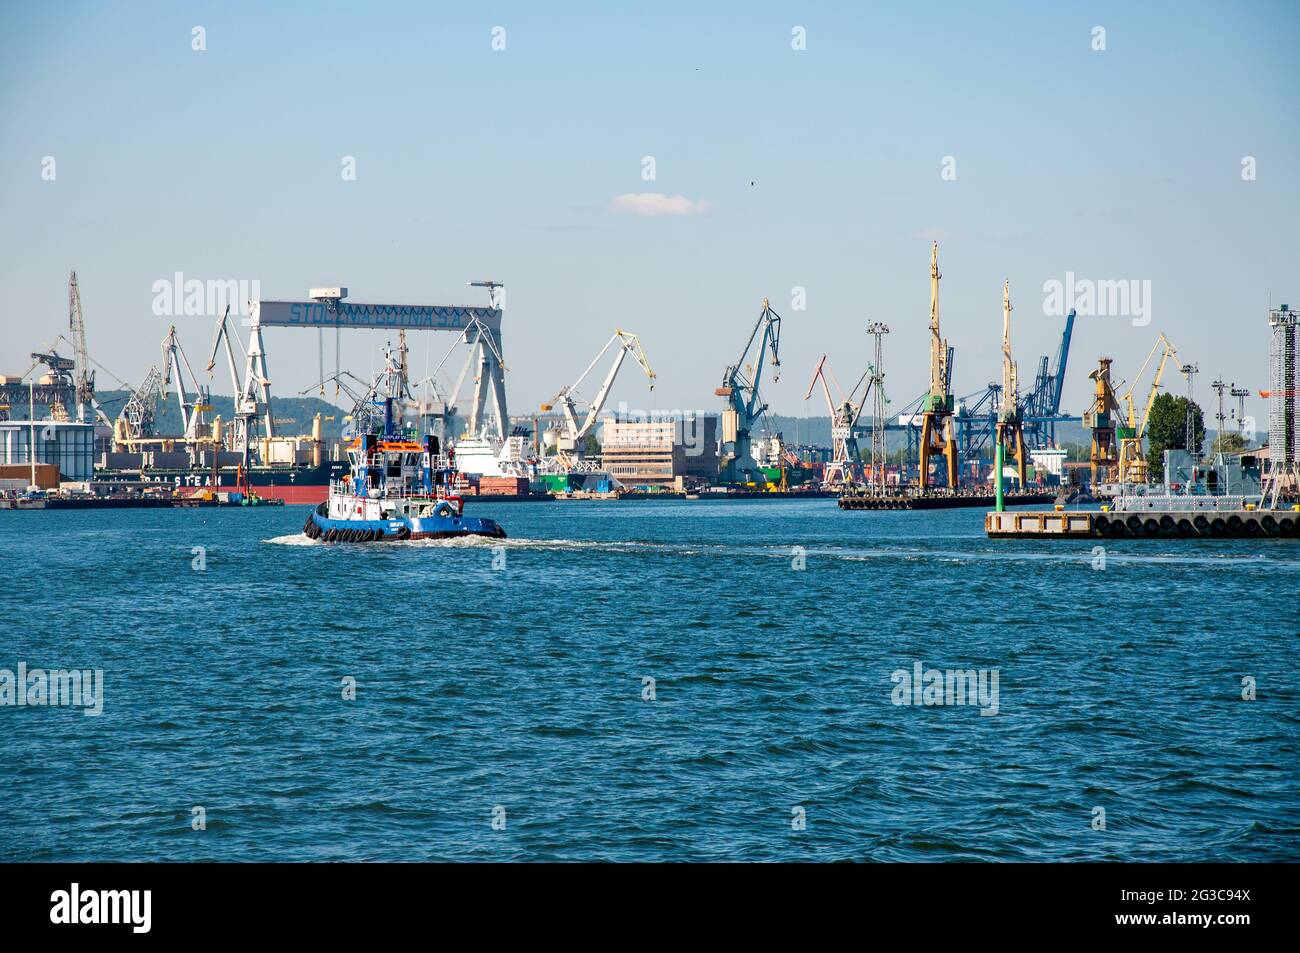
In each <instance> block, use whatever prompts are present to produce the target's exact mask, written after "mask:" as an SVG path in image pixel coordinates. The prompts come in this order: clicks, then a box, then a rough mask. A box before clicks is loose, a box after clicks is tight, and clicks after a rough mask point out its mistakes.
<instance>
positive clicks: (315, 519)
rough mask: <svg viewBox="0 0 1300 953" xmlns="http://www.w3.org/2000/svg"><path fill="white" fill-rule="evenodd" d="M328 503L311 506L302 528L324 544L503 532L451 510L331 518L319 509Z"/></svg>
mask: <svg viewBox="0 0 1300 953" xmlns="http://www.w3.org/2000/svg"><path fill="white" fill-rule="evenodd" d="M327 506H328V504H326V503H322V504H321V505H320V506H317V507H315V508H313V509H312V511H311V516H309V517H308V518H307V523H306V525H305V526H303V528H302V531H303V533H304V534H306V535H307V536H309V537H311V538H312V539H319V540H321V541H323V542H326V543H375V542H401V541H403V540H408V539H454V538H455V537H458V536H488V537H491V538H493V539H505V538H506V531H505V530H503V529H502V528H501V526H500V525H499V524H498V523H497V522H496V520H490V519H484V518H481V517H477V516H457V515H455V514H454V513H449V514H446V515H443V514H439V515H436V516H421V517H405V516H399V517H395V518H393V519H386V520H342V519H332V518H330V517H329V516H326V515H324V513H323V512H322V511H325V510H326V509H327Z"/></svg>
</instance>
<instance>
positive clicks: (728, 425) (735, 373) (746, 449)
mask: <svg viewBox="0 0 1300 953" xmlns="http://www.w3.org/2000/svg"><path fill="white" fill-rule="evenodd" d="M760 331H761V332H762V333H761V335H760V333H759V332H760ZM755 341H757V342H758V348H757V350H756V351H755V355H754V360H753V362H752V365H750V370H751V373H752V374H753V380H752V381H751V380H749V378H747V377H746V376H745V374H744V372H743V371H742V370H741V369H742V368H744V367H745V366H746V361H745V358H746V357H748V356H749V352H750V349H751V348H753V347H754V342H755ZM780 343H781V316H780V315H779V314H777V313H776V312H775V311H773V310H772V307H771V305H770V304H769V303H768V300H767V299H766V298H764V299H763V310H762V311H760V312H759V315H758V321H757V322H756V323H755V324H754V330H753V331H751V332H750V333H749V340H748V341H746V342H745V349H744V350H743V351H741V352H740V360H738V361H736V363H735V364H730V365H728V366H727V369H726V370H725V371H723V374H722V386H721V387H719V388H717V389H716V390H715V391H714V393H715V394H716V395H717V396H719V397H725V398H727V406H726V408H725V409H724V410H723V411H722V453H721V457H722V459H721V466H720V468H719V471H718V479H719V481H720V482H722V483H746V482H749V481H748V480H746V479H745V472H744V471H745V470H746V469H749V468H750V465H751V464H752V465H753V467H754V468H755V469H756V468H757V461H754V458H753V453H752V447H751V443H750V431H751V429H752V428H753V426H754V421H756V420H757V419H758V418H759V417H760V416H761V415H762V414H763V412H764V411H765V410H767V404H765V403H762V402H761V397H760V396H759V391H758V387H759V382H760V379H761V378H762V376H763V362H764V360H765V359H767V352H768V349H769V348H770V349H771V352H772V354H771V358H770V359H771V362H772V379H773V380H774V381H775V380H778V379H779V378H780V374H781V359H780V353H779V347H780Z"/></svg>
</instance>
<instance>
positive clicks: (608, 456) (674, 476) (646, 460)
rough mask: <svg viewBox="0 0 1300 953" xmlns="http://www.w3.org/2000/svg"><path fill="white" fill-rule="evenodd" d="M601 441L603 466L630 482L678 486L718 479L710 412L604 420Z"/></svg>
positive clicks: (715, 422) (715, 429)
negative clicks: (653, 418) (668, 416)
mask: <svg viewBox="0 0 1300 953" xmlns="http://www.w3.org/2000/svg"><path fill="white" fill-rule="evenodd" d="M600 444H601V463H602V465H603V466H604V468H605V470H606V471H608V473H609V475H610V476H612V477H614V478H615V479H616V480H619V481H620V482H622V483H624V484H626V485H628V486H658V487H664V488H668V489H680V488H681V487H683V486H687V485H691V484H701V483H712V482H714V481H715V480H717V478H718V418H717V417H714V416H704V415H695V414H691V415H686V416H683V417H671V418H666V419H661V420H607V421H606V422H605V425H604V428H603V429H602V431H601V441H600Z"/></svg>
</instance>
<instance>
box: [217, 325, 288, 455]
mask: <svg viewBox="0 0 1300 953" xmlns="http://www.w3.org/2000/svg"><path fill="white" fill-rule="evenodd" d="M222 344H225V346H226V347H225V350H226V366H227V368H228V369H229V371H230V393H231V395H232V396H233V398H234V404H235V412H234V418H235V439H234V446H235V447H238V448H241V449H242V448H244V447H246V446H248V438H249V432H250V431H251V430H252V421H254V420H256V419H257V417H258V414H259V413H261V412H262V410H263V409H264V405H259V404H258V401H257V388H256V387H249V386H247V382H245V381H243V380H241V379H240V376H239V365H238V362H237V361H236V360H235V345H236V344H238V345H239V350H240V353H241V354H242V355H243V356H244V360H245V362H246V363H247V364H248V365H249V368H250V370H252V371H253V372H254V373H256V367H255V365H254V364H253V362H251V361H249V359H248V352H247V351H246V350H245V349H244V342H243V341H241V340H240V339H239V335H238V334H237V333H236V332H235V331H234V330H233V329H232V328H231V326H230V305H226V311H225V313H224V314H223V315H222V316H221V320H220V321H218V322H217V329H216V332H215V333H214V334H213V336H212V353H210V354H209V355H208V366H207V371H208V376H209V377H211V376H212V372H213V369H214V368H215V367H216V366H217V354H218V353H219V352H220V350H221V345H222ZM258 383H265V384H266V385H267V387H268V388H269V387H270V384H271V382H270V381H261V382H258ZM272 426H274V421H272Z"/></svg>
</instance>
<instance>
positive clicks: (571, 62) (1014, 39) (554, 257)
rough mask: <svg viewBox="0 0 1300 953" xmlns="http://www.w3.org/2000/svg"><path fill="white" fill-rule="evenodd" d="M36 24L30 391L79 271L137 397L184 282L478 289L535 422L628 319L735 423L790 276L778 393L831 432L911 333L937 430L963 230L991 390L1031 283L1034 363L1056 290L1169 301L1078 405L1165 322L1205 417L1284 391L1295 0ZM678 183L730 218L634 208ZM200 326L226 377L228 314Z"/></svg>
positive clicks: (274, 6)
mask: <svg viewBox="0 0 1300 953" xmlns="http://www.w3.org/2000/svg"><path fill="white" fill-rule="evenodd" d="M0 9H2V10H3V13H2V14H0V219H2V220H3V223H4V227H3V231H2V233H0V280H2V281H3V290H4V295H3V304H0V335H2V336H3V341H4V347H3V349H0V351H2V352H3V353H2V356H0V365H3V366H0V371H3V372H6V373H17V372H20V371H21V370H22V369H23V368H25V367H26V365H27V354H28V352H29V351H31V350H35V349H37V348H39V347H40V346H42V345H44V344H45V343H47V342H48V341H49V340H50V339H51V338H52V337H53V336H54V335H55V334H56V333H58V332H60V331H62V330H63V328H64V324H65V321H66V302H65V295H66V291H65V283H66V279H67V272H68V270H69V269H71V268H75V269H76V270H77V272H78V274H79V276H80V278H81V283H82V288H83V297H84V302H85V309H86V315H87V321H88V329H89V338H90V347H91V352H92V355H93V356H95V357H97V358H98V359H99V360H100V361H101V362H102V363H103V364H105V365H106V366H108V367H109V368H111V369H112V370H114V371H115V372H116V373H117V374H119V375H122V376H124V377H127V378H129V379H131V380H132V381H139V380H140V379H141V377H142V376H143V374H144V372H145V370H146V369H147V367H148V366H149V364H151V363H155V362H156V361H157V360H158V342H159V340H160V339H161V338H162V337H163V335H164V334H165V333H166V331H167V326H168V324H169V323H170V320H169V319H168V318H165V317H157V316H155V315H154V314H153V313H152V312H151V303H152V300H153V293H152V291H151V286H152V284H153V282H154V281H155V280H157V279H160V278H168V277H170V276H171V275H172V274H173V273H174V272H176V271H181V272H184V273H185V275H186V276H187V277H197V278H218V279H228V278H233V279H241V278H242V279H251V278H257V279H259V280H260V281H261V287H262V292H263V296H264V297H267V298H298V297H300V296H302V295H304V294H305V293H306V290H307V289H308V288H309V287H310V286H313V285H319V284H344V285H347V286H348V287H349V288H350V289H351V297H352V298H353V299H354V300H358V301H394V302H407V303H458V302H470V303H476V302H478V301H479V300H480V297H481V295H480V294H479V293H478V292H477V291H475V290H474V289H468V288H466V287H465V286H464V283H465V282H466V281H467V280H469V279H475V278H494V279H497V280H501V281H504V282H505V283H506V286H507V290H508V301H507V303H508V309H507V313H506V321H507V324H506V359H507V364H508V365H509V367H510V371H511V374H510V377H509V381H508V387H509V395H510V401H511V410H512V411H513V412H515V413H527V412H530V411H532V410H533V409H535V408H536V406H537V404H538V402H539V401H541V400H543V399H545V398H547V397H549V396H550V395H551V394H552V393H553V392H554V391H555V390H556V389H557V388H558V387H559V385H561V384H562V383H564V382H566V381H568V380H571V379H572V378H573V377H575V376H576V375H577V374H578V372H579V371H581V369H582V368H583V367H585V366H586V364H587V362H588V361H589V360H590V358H591V356H592V355H593V354H594V353H595V351H596V349H597V348H598V347H599V346H600V345H601V344H603V343H604V341H605V340H606V339H607V338H608V336H609V334H610V333H611V331H612V329H613V327H614V326H616V325H617V326H620V327H624V328H629V329H632V330H634V331H637V332H639V333H640V334H641V336H642V339H643V342H644V344H645V348H646V350H647V352H648V354H649V357H650V359H651V362H652V363H653V364H654V365H655V369H656V370H657V371H658V373H659V381H660V383H659V388H658V391H657V394H656V399H655V401H654V404H655V406H659V407H666V408H703V409H706V410H714V409H717V408H718V407H719V406H720V399H719V398H716V397H714V396H713V388H714V387H715V386H717V383H718V379H719V377H720V375H721V372H722V368H723V366H724V365H725V364H727V363H729V362H731V361H734V360H735V359H736V357H737V356H738V354H739V350H740V347H741V346H742V344H743V343H744V340H745V337H746V336H747V335H748V332H749V329H750V326H751V325H752V322H753V320H754V318H755V316H756V314H757V311H758V308H759V305H760V301H761V299H762V297H763V296H765V295H767V296H770V297H771V299H772V301H773V304H774V307H775V308H776V309H777V310H778V311H779V312H780V313H781V314H782V315H783V317H784V319H785V324H784V329H783V341H782V345H783V347H782V358H783V373H782V377H781V380H780V382H779V383H778V384H775V385H773V386H771V387H769V388H768V389H767V397H768V399H769V401H770V403H771V404H772V407H773V409H774V410H776V411H778V412H782V413H794V414H803V413H823V412H824V407H823V405H822V404H821V403H820V402H818V403H816V404H814V403H812V402H809V403H807V404H805V403H804V401H803V393H804V389H805V388H806V386H807V383H808V378H809V375H810V374H811V371H812V368H813V365H814V364H815V362H816V360H817V358H818V357H819V356H820V355H821V354H822V353H826V352H828V353H830V355H831V364H832V366H833V367H834V369H835V371H836V374H837V376H838V377H839V378H840V379H841V380H842V381H844V382H845V383H846V384H847V383H848V382H849V381H851V380H852V379H855V378H856V377H857V375H858V374H859V373H860V372H861V369H862V366H863V364H864V362H865V361H866V359H867V355H868V346H869V339H868V338H867V336H866V334H865V332H864V328H865V326H866V324H867V323H868V322H869V321H871V320H884V321H886V322H888V323H889V324H890V325H891V327H892V329H893V334H892V335H891V336H890V337H889V338H888V339H887V342H886V369H887V373H888V384H889V390H890V393H891V396H893V397H895V398H896V403H895V409H898V408H899V405H900V404H901V402H902V401H903V400H905V399H908V398H911V397H913V396H915V395H916V394H918V393H920V391H921V390H922V389H923V388H924V387H925V382H926V379H927V365H926V361H927V351H926V348H927V345H926V330H925V328H926V318H927V309H928V264H929V261H928V258H929V239H930V237H931V236H937V237H939V239H940V255H941V266H942V269H943V271H944V276H945V277H944V282H943V319H944V330H945V333H946V334H947V336H948V337H949V339H950V340H951V342H952V343H953V344H954V345H956V347H957V363H956V375H955V376H956V386H955V390H956V391H957V392H958V393H966V392H969V391H973V390H976V389H977V388H980V387H982V386H983V385H984V384H985V383H987V382H988V381H991V380H996V379H998V378H999V376H1000V371H999V364H998V355H999V347H1000V326H1001V284H1002V280H1003V278H1009V279H1010V280H1011V284H1012V293H1013V299H1014V301H1015V304H1016V312H1015V315H1014V320H1015V326H1014V329H1013V330H1014V335H1013V344H1014V347H1015V350H1016V355H1017V358H1018V359H1019V361H1020V365H1021V374H1022V377H1032V373H1033V366H1034V364H1035V363H1036V359H1037V356H1038V355H1039V354H1042V353H1048V352H1051V351H1054V349H1055V346H1056V340H1057V337H1058V335H1059V333H1060V324H1061V322H1060V320H1059V319H1058V318H1056V317H1052V316H1048V315H1045V314H1044V313H1043V297H1044V296H1043V292H1042V286H1043V283H1044V282H1045V281H1047V280H1049V279H1052V278H1058V279H1064V277H1065V274H1066V272H1067V271H1073V272H1074V273H1075V274H1076V275H1078V276H1079V277H1081V278H1094V279H1121V278H1136V279H1149V280H1150V281H1151V282H1152V302H1151V304H1152V323H1151V325H1150V326H1149V327H1144V328H1136V327H1133V326H1132V325H1131V323H1130V322H1129V321H1128V320H1127V319H1123V318H1099V317H1098V318H1091V319H1087V320H1083V321H1081V323H1080V325H1079V327H1078V329H1077V331H1076V335H1075V344H1074V349H1073V354H1072V359H1071V369H1070V374H1069V380H1068V382H1067V393H1066V401H1065V403H1066V406H1067V408H1068V409H1070V410H1072V411H1074V412H1077V411H1078V410H1079V409H1081V407H1082V406H1083V404H1084V402H1085V400H1086V396H1087V392H1088V382H1087V379H1086V374H1087V372H1088V370H1089V369H1091V367H1093V366H1095V360H1096V357H1097V356H1098V355H1099V354H1103V353H1104V354H1108V355H1110V356H1112V357H1114V358H1115V360H1116V376H1117V377H1120V378H1123V377H1126V376H1130V375H1131V374H1132V373H1133V372H1135V371H1136V368H1137V363H1138V362H1139V361H1140V360H1141V359H1142V358H1143V357H1144V356H1145V354H1146V352H1147V350H1148V349H1149V347H1150V346H1151V344H1152V342H1153V341H1154V340H1155V335H1156V332H1157V331H1161V330H1163V331H1164V332H1165V333H1167V334H1168V335H1169V336H1170V337H1171V338H1172V339H1173V341H1174V342H1175V343H1176V344H1177V346H1178V348H1179V350H1180V353H1181V355H1182V356H1183V357H1184V358H1185V359H1188V360H1193V361H1197V362H1199V364H1200V366H1201V370H1202V372H1203V374H1202V376H1201V377H1200V378H1199V379H1198V382H1197V385H1198V397H1200V398H1201V399H1202V402H1203V403H1205V404H1207V405H1208V403H1209V400H1208V398H1209V387H1208V384H1209V382H1210V381H1211V380H1212V379H1213V378H1214V376H1215V375H1216V374H1222V375H1224V377H1225V378H1231V379H1233V380H1235V381H1236V382H1237V383H1238V384H1239V385H1240V384H1246V385H1247V386H1249V387H1251V388H1252V389H1257V388H1260V387H1267V386H1268V381H1267V365H1266V357H1267V349H1268V334H1267V326H1266V310H1267V306H1268V302H1269V296H1270V294H1271V295H1272V300H1273V301H1274V302H1275V303H1277V302H1281V301H1288V302H1294V303H1295V304H1296V305H1297V306H1300V268H1298V263H1300V254H1297V253H1298V252H1300V232H1297V227H1296V226H1297V221H1298V220H1300V119H1298V118H1297V117H1298V116H1300V107H1298V103H1300V77H1298V76H1297V71H1296V68H1295V55H1296V50H1297V48H1300V4H1297V3H1294V2H1277V3H1269V2H1242V3H1232V4H1228V3H1194V2H1193V3H1185V2H1177V3H1174V2H1169V3H1143V4H1132V3H1103V4H1088V3H1071V4H1064V3H1031V2H1025V3H988V4H983V3H981V4H967V3H934V4H910V3H908V4H904V3H902V2H898V3H891V4H873V5H871V6H870V7H867V6H866V5H864V4H859V3H843V4H822V3H803V4H800V3H785V4H772V3H763V4H754V3H745V4H740V3H736V4H726V5H724V4H717V5H713V4H700V3H668V2H656V3H653V4H645V5H642V6H641V8H640V9H636V10H634V9H633V5H632V4H622V3H573V4H552V3H546V4H542V3H518V4H503V3H496V4H473V3H462V4H450V5H448V4H426V3H409V4H388V3H360V2H356V3H299V4H288V3H268V2H260V3H242V2H221V3H211V4H206V3H143V2H141V3H126V2H123V3H116V4H112V3H58V4H31V3H18V2H4V3H3V5H2V6H0ZM195 25H201V26H202V27H204V29H205V31H206V45H207V49H206V51H205V52H195V51H193V50H192V49H191V29H192V27H194V26H195ZM498 25H500V26H503V27H505V29H506V49H505V50H504V51H501V52H498V51H493V50H492V48H491V39H492V37H491V31H492V28H493V27H494V26H498ZM796 25H798V26H803V27H805V28H806V31H807V49H806V51H802V52H797V51H794V50H792V49H791V29H792V27H794V26H796ZM1098 25H1100V26H1104V27H1105V29H1106V47H1107V48H1106V50H1105V51H1104V52H1095V51H1094V50H1093V49H1092V48H1091V47H1092V29H1093V27H1094V26H1098ZM47 155H49V156H54V157H55V159H56V162H57V179H56V180H55V181H54V182H47V181H42V178H41V161H42V157H44V156H47ZM345 155H350V156H355V157H356V161H357V176H356V180H355V181H344V180H343V178H342V176H341V175H340V169H341V164H340V163H341V158H342V157H343V156H345ZM645 155H651V156H654V157H655V160H656V165H657V170H656V171H657V180H656V181H653V182H646V181H643V180H642V178H641V169H642V166H641V157H642V156H645ZM1247 155H1250V156H1254V157H1255V158H1256V162H1257V170H1258V173H1257V175H1258V177H1257V180H1256V181H1253V182H1243V181H1242V177H1241V161H1242V157H1243V156H1247ZM944 156H953V157H955V159H956V163H957V165H956V168H957V179H956V181H944V180H943V179H942V178H941V176H940V170H941V162H942V159H943V157H944ZM751 181H752V182H753V183H754V185H753V186H751V185H750V183H751ZM641 192H659V193H664V194H665V195H668V196H674V195H682V196H685V197H686V198H687V199H688V200H690V201H692V202H698V203H705V204H706V205H707V208H705V209H704V210H703V211H699V212H697V213H695V214H689V215H665V216H659V217H645V216H639V215H635V214H620V213H618V212H616V211H612V210H611V209H610V203H611V202H612V201H613V200H614V198H615V197H616V196H618V195H621V194H624V193H641ZM794 286H802V287H805V288H806V289H807V310H805V311H795V310H792V308H791V304H790V296H791V288H793V287H794ZM471 292H474V293H471ZM176 323H177V324H178V326H179V329H180V333H181V335H182V337H183V340H184V342H185V344H186V347H187V349H188V351H189V353H190V356H191V359H192V360H193V361H194V362H195V363H196V364H199V365H201V364H202V362H203V360H204V358H205V357H206V352H207V348H208V346H209V343H210V340H211V330H212V328H211V323H210V322H209V321H207V320H206V319H205V320H200V319H196V318H183V317H182V318H178V319H176ZM267 340H268V348H269V351H270V372H271V377H272V379H273V381H274V386H275V390H276V392H278V393H280V394H281V395H290V394H296V393H297V391H299V390H300V389H301V388H303V387H306V386H308V385H309V384H310V383H312V381H313V380H315V377H316V374H317V346H316V340H315V337H314V335H313V334H310V333H305V332H292V331H271V332H268V334H267ZM382 340H383V335H382V334H379V333H371V334H369V335H366V334H363V333H360V332H354V333H353V334H351V335H347V336H345V341H344V343H345V348H346V351H347V353H346V354H345V364H346V365H348V366H351V367H352V368H353V369H355V370H357V371H358V372H361V373H363V374H364V373H366V372H368V371H369V369H370V367H371V366H372V365H373V363H374V361H375V353H376V351H377V346H378V345H379V344H381V343H382ZM443 347H444V342H443V340H442V339H437V340H435V341H433V342H431V343H430V344H429V350H431V351H432V352H434V353H437V354H441V351H442V349H443ZM424 348H425V345H424V344H423V343H422V342H421V341H418V340H417V341H416V342H415V345H414V354H415V359H416V367H417V370H419V369H420V368H421V367H422V366H423V364H424V361H425V349H424ZM101 382H102V383H108V381H107V379H106V378H104V377H101ZM215 383H216V388H215V389H217V390H218V391H225V390H227V389H228V384H227V383H226V381H225V378H224V377H222V376H219V377H218V378H217V379H216V381H215ZM644 383H645V382H644V379H643V378H637V377H635V376H634V375H633V374H632V373H630V372H629V373H627V374H626V376H625V378H624V379H623V380H622V381H621V382H620V385H619V387H618V390H617V392H616V396H617V397H623V398H626V399H627V400H628V401H629V402H631V403H632V404H633V405H634V406H644V405H645V404H646V396H647V395H646V390H645V386H644ZM1173 386H1174V387H1175V389H1177V390H1180V391H1181V388H1182V386H1183V385H1182V384H1181V383H1180V382H1177V381H1175V382H1173ZM1253 410H1254V411H1255V413H1256V414H1259V415H1262V413H1263V410H1264V406H1263V402H1262V401H1259V400H1258V399H1256V400H1255V401H1253Z"/></svg>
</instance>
